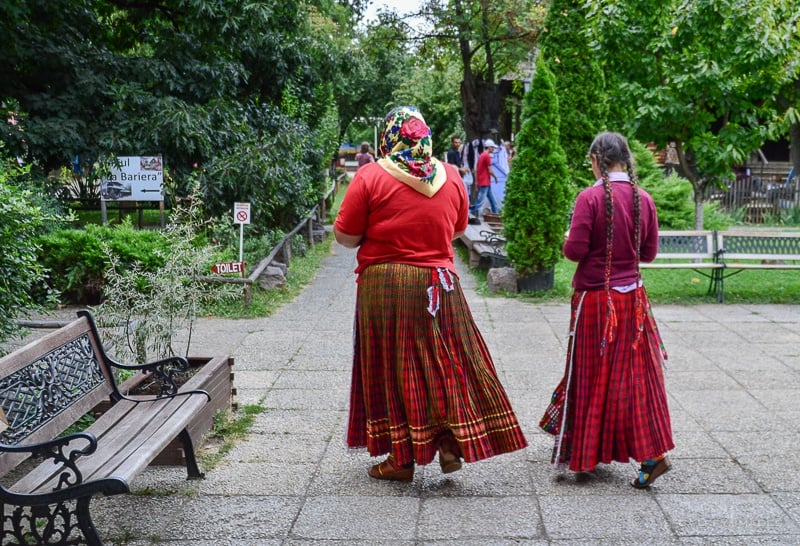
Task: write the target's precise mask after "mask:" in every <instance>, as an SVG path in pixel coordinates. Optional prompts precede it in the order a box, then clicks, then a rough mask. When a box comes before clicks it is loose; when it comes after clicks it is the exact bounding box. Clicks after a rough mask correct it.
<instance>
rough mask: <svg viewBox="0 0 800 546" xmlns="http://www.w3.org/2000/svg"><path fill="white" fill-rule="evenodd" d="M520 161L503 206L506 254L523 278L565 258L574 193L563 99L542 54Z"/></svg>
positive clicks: (526, 110) (520, 140)
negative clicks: (562, 137) (563, 133)
mask: <svg viewBox="0 0 800 546" xmlns="http://www.w3.org/2000/svg"><path fill="white" fill-rule="evenodd" d="M516 146H517V157H515V158H514V164H513V167H512V168H511V170H510V171H509V173H508V181H507V182H506V196H505V204H504V208H503V226H504V227H503V233H504V235H505V237H506V240H507V243H506V250H507V251H508V257H509V260H510V261H511V264H512V265H513V266H514V269H515V270H516V273H517V276H518V277H523V276H528V275H533V274H537V273H544V272H546V271H548V270H551V269H552V268H553V267H554V266H555V264H556V263H557V262H558V260H559V259H560V258H561V247H562V245H563V241H564V232H565V231H566V230H567V227H568V214H569V209H570V206H571V199H572V192H571V190H570V181H569V178H568V168H567V159H566V156H565V155H564V150H563V149H562V148H561V144H560V142H559V116H558V99H557V97H556V92H555V82H554V81H553V74H552V73H551V72H550V70H549V69H548V68H547V65H546V63H545V61H544V58H543V56H542V55H539V58H538V59H537V63H536V73H535V74H534V77H533V81H532V82H531V88H530V90H529V91H528V92H527V93H526V94H525V98H524V104H523V109H522V125H521V127H520V130H519V133H518V134H517V140H516Z"/></svg>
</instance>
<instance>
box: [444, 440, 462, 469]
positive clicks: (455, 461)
mask: <svg viewBox="0 0 800 546" xmlns="http://www.w3.org/2000/svg"><path fill="white" fill-rule="evenodd" d="M439 466H440V467H441V468H442V473H443V474H450V473H451V472H456V471H457V470H461V450H460V449H459V448H458V442H456V441H455V438H453V437H452V436H447V437H445V438H444V439H443V440H442V442H441V444H440V445H439Z"/></svg>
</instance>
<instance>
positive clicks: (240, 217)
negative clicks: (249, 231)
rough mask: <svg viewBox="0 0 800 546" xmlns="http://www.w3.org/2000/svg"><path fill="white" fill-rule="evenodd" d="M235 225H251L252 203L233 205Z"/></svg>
mask: <svg viewBox="0 0 800 546" xmlns="http://www.w3.org/2000/svg"><path fill="white" fill-rule="evenodd" d="M233 223H234V224H249V223H250V203H234V204H233Z"/></svg>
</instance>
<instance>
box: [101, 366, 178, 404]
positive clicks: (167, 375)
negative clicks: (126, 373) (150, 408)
mask: <svg viewBox="0 0 800 546" xmlns="http://www.w3.org/2000/svg"><path fill="white" fill-rule="evenodd" d="M107 358H108V364H109V366H111V367H113V368H118V369H120V370H138V371H141V372H151V373H152V374H153V376H154V379H155V380H156V381H157V382H158V383H159V385H160V387H159V392H158V396H167V395H173V394H175V393H177V392H178V383H177V382H176V381H175V377H174V375H175V373H176V372H177V371H183V370H187V369H189V361H188V360H186V359H185V358H184V357H182V356H171V357H167V358H164V359H161V360H157V361H155V362H148V363H145V364H122V363H120V362H117V361H116V360H114V359H113V358H111V357H108V356H107Z"/></svg>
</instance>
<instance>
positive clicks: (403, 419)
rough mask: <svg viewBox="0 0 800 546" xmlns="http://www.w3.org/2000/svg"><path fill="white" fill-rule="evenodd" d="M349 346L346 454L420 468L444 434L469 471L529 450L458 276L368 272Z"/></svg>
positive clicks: (408, 270) (405, 269)
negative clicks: (357, 451)
mask: <svg viewBox="0 0 800 546" xmlns="http://www.w3.org/2000/svg"><path fill="white" fill-rule="evenodd" d="M354 344H355V348H354V358H353V377H352V385H351V393H350V413H349V423H348V430H347V445H348V446H350V447H366V448H367V450H368V451H369V453H370V454H371V455H372V456H378V455H383V454H385V453H391V454H393V455H394V457H395V459H396V460H397V462H398V463H399V464H406V463H410V462H415V463H417V464H420V465H425V464H428V463H430V462H431V461H432V460H433V458H434V455H435V454H436V451H437V448H438V446H437V439H438V437H439V436H440V435H441V434H442V433H443V432H445V431H447V430H449V431H452V433H453V435H454V437H455V439H456V441H457V442H458V444H459V446H460V448H461V453H462V455H463V457H464V460H465V461H467V462H474V461H478V460H481V459H486V458H488V457H492V456H494V455H499V454H501V453H507V452H510V451H514V450H517V449H522V448H524V447H525V446H526V445H527V442H526V440H525V437H524V436H523V434H522V430H521V429H520V426H519V423H518V421H517V418H516V416H515V414H514V411H513V410H512V408H511V404H510V403H509V400H508V397H507V395H506V393H505V391H504V389H503V387H502V386H501V384H500V381H499V379H498V377H497V372H496V371H495V368H494V364H493V362H492V358H491V356H490V354H489V351H488V349H487V347H486V343H485V342H484V340H483V337H482V336H481V334H480V332H479V331H478V328H477V326H476V325H475V322H474V320H473V318H472V313H471V312H470V310H469V307H468V305H467V302H466V299H465V298H464V294H463V292H462V291H461V286H460V284H459V281H458V278H457V277H456V276H455V275H453V274H451V273H449V272H448V271H446V270H442V269H436V268H424V267H415V266H410V265H402V264H380V265H373V266H370V267H368V268H366V269H365V270H364V271H363V272H362V273H361V275H360V276H359V280H358V292H357V302H356V321H355V339H354Z"/></svg>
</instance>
